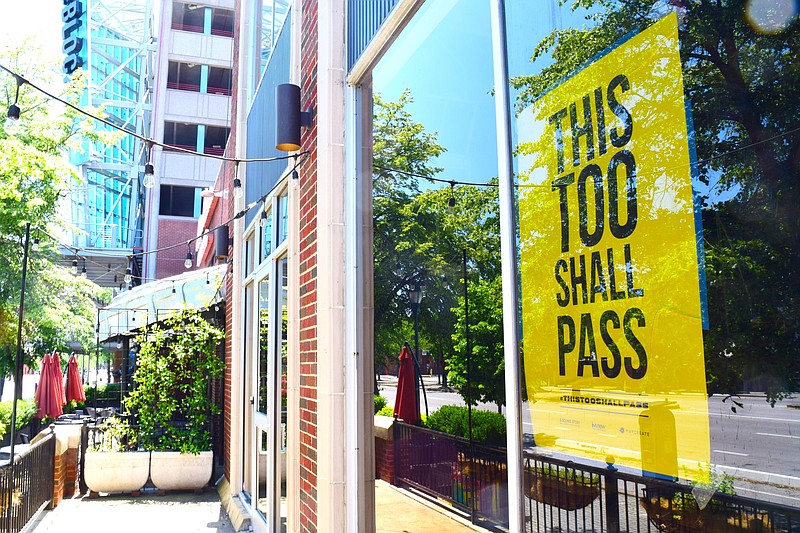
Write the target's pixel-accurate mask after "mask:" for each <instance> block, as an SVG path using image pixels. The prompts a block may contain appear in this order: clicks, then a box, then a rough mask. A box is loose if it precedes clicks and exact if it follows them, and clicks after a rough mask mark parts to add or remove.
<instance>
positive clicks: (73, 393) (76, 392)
mask: <svg viewBox="0 0 800 533" xmlns="http://www.w3.org/2000/svg"><path fill="white" fill-rule="evenodd" d="M67 401H68V402H85V401H86V395H85V394H84V393H83V383H82V382H81V374H80V371H79V370H78V360H77V359H75V354H72V355H70V356H69V362H68V363H67Z"/></svg>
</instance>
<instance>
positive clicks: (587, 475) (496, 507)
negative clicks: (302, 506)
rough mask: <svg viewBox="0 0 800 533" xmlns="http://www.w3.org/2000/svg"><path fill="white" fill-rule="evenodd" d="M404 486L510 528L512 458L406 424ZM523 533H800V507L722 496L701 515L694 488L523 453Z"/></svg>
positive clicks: (400, 460) (398, 437)
mask: <svg viewBox="0 0 800 533" xmlns="http://www.w3.org/2000/svg"><path fill="white" fill-rule="evenodd" d="M394 427H395V435H394V437H395V455H394V457H395V475H396V479H397V482H398V484H403V485H407V486H410V487H414V488H415V489H417V490H419V491H421V492H423V493H425V494H428V495H430V496H433V497H435V498H437V499H440V500H444V501H447V502H449V503H450V504H451V505H452V506H453V507H455V508H457V509H461V510H462V511H464V512H466V513H468V514H469V515H470V516H471V518H472V521H473V522H475V523H478V522H481V523H482V525H484V526H487V525H500V526H502V525H507V524H508V489H507V487H508V475H507V469H506V452H505V450H504V449H502V448H489V447H486V446H481V445H477V444H474V445H472V446H470V443H469V441H468V440H466V439H463V438H460V437H455V436H452V435H447V434H444V433H440V432H438V431H432V430H429V429H425V428H420V427H417V426H411V425H408V424H404V423H402V422H396V423H395V425H394ZM523 468H524V471H523V475H522V478H523V494H524V498H523V500H524V511H525V531H530V532H533V531H536V532H538V531H541V532H550V531H559V532H563V533H566V532H570V531H576V532H577V531H609V532H619V531H631V532H642V531H647V532H667V533H683V532H686V533H689V532H691V533H705V532H712V533H714V532H719V533H722V532H729V531H731V532H745V531H758V532H775V533H800V508H797V507H789V506H785V505H780V504H776V503H771V502H766V501H761V500H755V499H752V498H744V497H741V496H733V495H728V494H723V493H719V492H716V493H714V494H713V495H712V496H711V499H710V500H709V501H708V503H707V504H706V505H705V506H704V508H703V509H702V510H701V509H700V508H699V506H698V504H697V502H696V501H695V499H694V497H693V495H692V490H693V487H691V486H689V485H685V484H680V483H674V482H672V481H667V480H662V479H656V478H652V477H645V476H642V475H637V474H632V473H627V472H620V471H618V470H616V469H614V468H613V467H611V468H602V467H599V466H589V465H583V464H578V463H575V462H573V461H568V460H563V459H557V458H554V457H547V456H542V455H538V454H535V453H531V452H525V456H524V464H523Z"/></svg>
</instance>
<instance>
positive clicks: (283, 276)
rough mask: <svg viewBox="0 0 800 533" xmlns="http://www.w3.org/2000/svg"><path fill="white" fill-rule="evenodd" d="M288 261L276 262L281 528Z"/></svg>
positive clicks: (283, 521) (283, 522)
mask: <svg viewBox="0 0 800 533" xmlns="http://www.w3.org/2000/svg"><path fill="white" fill-rule="evenodd" d="M288 268H289V261H288V259H286V258H283V259H282V260H281V262H280V263H279V264H278V275H279V276H280V278H279V279H280V289H279V292H278V304H279V309H280V313H281V330H280V331H281V338H280V347H281V350H280V358H279V359H278V360H277V361H276V362H277V367H278V368H277V372H276V374H277V375H279V376H280V379H281V383H280V406H281V410H280V413H281V417H280V420H279V421H278V422H279V424H280V426H279V430H278V431H277V432H276V433H277V436H278V439H279V442H278V448H279V449H280V454H278V455H279V456H278V457H277V458H276V460H277V464H276V465H275V471H276V472H278V479H279V483H280V490H279V491H278V493H279V494H280V511H279V512H280V518H281V529H282V530H285V529H286V516H287V514H286V513H287V505H286V497H287V494H286V406H287V390H286V388H287V387H286V375H287V357H288V351H289V344H288V326H289V310H288V293H289V277H288Z"/></svg>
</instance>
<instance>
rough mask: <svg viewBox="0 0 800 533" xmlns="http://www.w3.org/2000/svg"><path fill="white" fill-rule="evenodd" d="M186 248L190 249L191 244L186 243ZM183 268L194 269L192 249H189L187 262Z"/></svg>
mask: <svg viewBox="0 0 800 533" xmlns="http://www.w3.org/2000/svg"><path fill="white" fill-rule="evenodd" d="M186 247H187V248H189V243H186ZM183 266H185V267H186V268H187V269H188V268H192V249H191V248H189V251H188V252H186V261H184V262H183Z"/></svg>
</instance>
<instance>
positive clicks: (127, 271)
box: [123, 267, 133, 283]
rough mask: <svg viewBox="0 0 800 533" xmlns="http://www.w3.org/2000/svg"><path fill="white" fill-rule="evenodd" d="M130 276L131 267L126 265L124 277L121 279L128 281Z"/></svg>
mask: <svg viewBox="0 0 800 533" xmlns="http://www.w3.org/2000/svg"><path fill="white" fill-rule="evenodd" d="M132 278H133V276H131V267H128V268H126V269H125V277H124V278H123V279H124V280H125V283H130V282H131V279H132Z"/></svg>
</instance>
